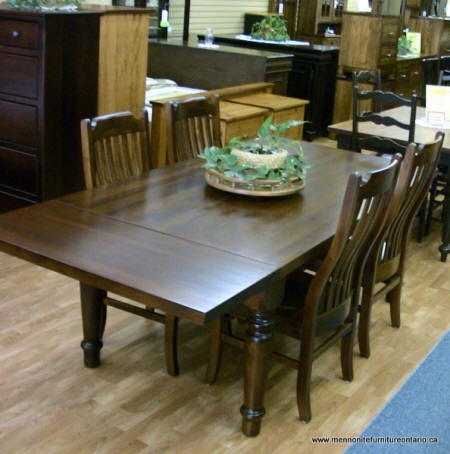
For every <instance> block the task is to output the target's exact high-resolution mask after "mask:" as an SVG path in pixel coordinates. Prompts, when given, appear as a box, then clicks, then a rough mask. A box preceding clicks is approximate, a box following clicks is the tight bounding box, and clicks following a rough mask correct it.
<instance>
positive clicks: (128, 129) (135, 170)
mask: <svg viewBox="0 0 450 454" xmlns="http://www.w3.org/2000/svg"><path fill="white" fill-rule="evenodd" d="M149 144H150V142H149V130H148V116H147V112H146V111H145V112H144V113H143V116H142V118H135V117H134V116H133V115H132V114H131V112H118V113H113V114H110V115H103V116H101V117H96V118H92V119H89V118H86V119H84V120H81V146H82V155H83V170H84V181H85V184H86V188H92V187H97V186H102V185H104V184H110V183H112V182H114V181H118V180H122V179H125V178H129V177H131V176H135V175H139V174H140V173H142V172H145V171H148V170H150V167H151V163H150V145H149Z"/></svg>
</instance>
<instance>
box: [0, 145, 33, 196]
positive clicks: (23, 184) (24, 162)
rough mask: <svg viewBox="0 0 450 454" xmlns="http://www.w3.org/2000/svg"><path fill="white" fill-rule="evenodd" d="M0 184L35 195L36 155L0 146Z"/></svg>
mask: <svg viewBox="0 0 450 454" xmlns="http://www.w3.org/2000/svg"><path fill="white" fill-rule="evenodd" d="M0 169H7V172H0V185H1V186H4V187H5V186H6V187H8V188H14V189H18V190H21V191H26V192H29V193H32V194H33V195H37V193H38V189H39V188H38V159H37V157H36V156H33V155H30V154H28V153H22V152H20V151H14V150H11V149H8V148H5V147H0Z"/></svg>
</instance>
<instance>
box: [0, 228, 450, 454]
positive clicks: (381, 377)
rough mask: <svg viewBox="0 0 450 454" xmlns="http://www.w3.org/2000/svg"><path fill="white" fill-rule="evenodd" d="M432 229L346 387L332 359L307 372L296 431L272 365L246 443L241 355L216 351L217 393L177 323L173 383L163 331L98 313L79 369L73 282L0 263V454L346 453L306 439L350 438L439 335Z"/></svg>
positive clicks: (444, 289)
mask: <svg viewBox="0 0 450 454" xmlns="http://www.w3.org/2000/svg"><path fill="white" fill-rule="evenodd" d="M439 228H440V225H438V224H435V225H434V230H433V232H432V234H431V236H430V237H427V238H425V240H424V241H423V243H421V244H418V243H416V242H415V241H413V242H412V243H411V245H410V254H409V259H408V268H407V272H406V283H405V286H404V291H403V296H402V327H401V328H400V329H394V328H391V327H390V326H389V308H388V306H387V305H386V304H383V303H378V304H376V305H375V307H374V311H373V312H374V314H373V318H372V320H373V327H372V344H371V345H372V356H371V358H370V359H368V360H367V359H363V358H361V357H359V355H358V353H357V351H358V349H357V346H355V352H356V354H355V379H354V381H353V382H352V383H345V382H344V381H343V380H342V379H341V372H340V364H339V359H338V350H337V348H334V349H332V350H329V351H328V352H327V353H325V354H324V355H323V356H321V357H320V358H319V359H318V360H317V361H316V362H315V363H314V365H313V382H312V397H311V399H312V411H313V419H312V421H311V422H310V423H309V424H303V423H301V422H300V421H299V420H298V414H297V405H296V399H295V381H296V371H294V370H291V369H289V368H287V367H283V366H282V365H278V364H274V365H273V367H272V369H271V372H270V375H269V378H268V391H267V393H266V409H267V414H266V416H265V417H264V419H263V425H262V432H261V434H260V435H259V436H258V437H256V438H254V439H249V438H246V437H244V436H243V435H242V433H241V430H240V425H241V417H240V414H239V406H240V404H241V403H242V361H241V360H242V353H240V352H238V351H237V350H235V349H234V348H233V347H230V346H226V347H225V351H224V356H223V362H222V368H221V370H220V373H219V377H218V380H217V383H216V384H215V385H214V386H206V385H205V384H203V383H202V380H203V375H204V372H205V365H206V357H207V341H208V332H207V329H205V328H199V327H197V326H194V325H192V324H190V323H187V322H186V323H183V322H181V325H180V342H179V344H180V347H179V358H180V368H181V372H180V373H181V374H180V376H179V377H177V378H173V377H170V376H168V375H167V374H166V372H165V369H164V348H163V337H164V327H163V326H161V325H160V324H157V323H154V322H150V321H148V320H145V319H141V318H139V317H136V316H133V315H129V314H126V313H124V312H122V311H117V310H114V309H110V310H109V312H108V321H107V324H106V332H105V336H104V344H105V345H104V347H103V350H102V360H103V363H102V366H101V367H99V368H97V369H86V368H84V367H83V362H82V351H81V348H80V345H79V343H80V340H81V317H80V307H79V306H80V304H79V297H78V284H77V282H75V281H73V280H71V279H68V278H66V277H63V276H60V275H58V274H55V273H53V272H51V271H47V270H45V269H42V268H39V267H37V266H34V265H31V264H28V263H26V262H24V261H21V260H18V259H15V258H13V257H9V256H7V255H4V254H0V364H1V366H0V367H1V368H0V370H1V374H0V452H1V453H2V454H12V453H20V454H26V453H30V454H31V453H33V454H36V453H46V454H50V453H64V454H72V453H73V454H82V453H86V454H87V453H89V454H91V453H95V454H100V453H108V454H111V453H126V454H134V453H152V454H154V453H195V454H203V453H207V454H211V453H220V454H222V453H236V452H239V453H242V454H245V453H255V452H257V453H274V454H286V453H296V454H298V453H322V452H324V453H325V452H326V453H339V452H342V451H343V450H344V449H345V448H346V446H347V445H345V444H327V445H313V444H312V441H311V437H316V436H318V437H319V436H355V435H357V434H358V433H359V432H361V430H362V429H364V427H365V426H366V425H367V424H368V422H369V421H370V420H371V419H372V418H373V417H374V416H375V415H376V414H377V413H378V411H379V410H380V409H381V408H382V407H383V406H384V405H385V403H386V402H387V401H388V400H389V399H390V397H391V396H392V395H393V394H394V393H395V391H396V390H397V389H398V388H399V387H400V386H401V384H402V383H403V382H404V381H405V379H406V378H407V377H408V376H409V374H410V373H411V372H412V371H413V370H414V368H415V367H416V366H417V365H418V364H419V362H420V361H421V360H422V359H423V358H424V357H425V356H426V354H427V353H428V352H429V351H430V350H431V348H432V347H433V346H434V345H435V344H436V343H437V342H438V340H439V339H440V338H441V336H442V335H443V334H444V332H445V331H446V329H447V327H448V325H449V316H448V306H449V301H450V279H449V270H450V262H447V263H441V262H440V261H439V253H438V251H437V247H438V245H439V243H440V242H439V233H440V232H439ZM280 342H281V341H280ZM286 348H287V349H292V348H291V346H290V345H289V344H287V345H286ZM390 435H392V434H390ZM411 435H414V434H411Z"/></svg>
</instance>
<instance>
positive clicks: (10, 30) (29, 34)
mask: <svg viewBox="0 0 450 454" xmlns="http://www.w3.org/2000/svg"><path fill="white" fill-rule="evenodd" d="M0 45H1V46H11V47H20V48H23V49H37V47H38V45H39V24H38V23H37V22H24V21H16V20H9V19H0Z"/></svg>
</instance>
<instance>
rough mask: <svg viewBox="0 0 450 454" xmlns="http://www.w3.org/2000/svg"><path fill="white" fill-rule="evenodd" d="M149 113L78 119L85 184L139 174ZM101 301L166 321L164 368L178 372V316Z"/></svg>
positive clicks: (145, 160)
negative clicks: (139, 115) (136, 115)
mask: <svg viewBox="0 0 450 454" xmlns="http://www.w3.org/2000/svg"><path fill="white" fill-rule="evenodd" d="M149 143H150V142H149V127H148V116H147V112H146V111H145V110H144V112H143V115H142V117H141V118H135V117H133V115H132V114H131V112H119V113H113V114H110V115H103V116H100V117H96V118H92V119H89V118H86V119H84V120H81V145H82V155H83V169H84V179H85V184H86V188H92V187H97V186H102V185H105V184H111V183H113V182H115V181H118V180H123V179H125V178H129V177H132V176H136V175H139V174H141V173H142V172H145V171H148V170H150V168H151V160H150V146H149ZM104 303H105V304H106V305H108V306H112V307H115V308H118V309H121V310H124V311H127V312H130V313H132V314H136V315H139V316H141V317H144V318H147V319H150V320H154V321H156V322H160V323H164V324H165V343H164V345H165V356H166V367H167V372H168V373H169V374H170V375H173V376H175V375H178V359H177V326H178V319H177V318H176V317H174V316H172V315H169V314H166V315H163V314H160V313H158V312H155V310H154V309H153V308H151V307H145V308H142V307H138V306H135V305H133V304H129V303H126V302H124V301H119V300H117V299H114V298H110V297H109V296H108V295H107V294H106V292H105V295H104Z"/></svg>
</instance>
